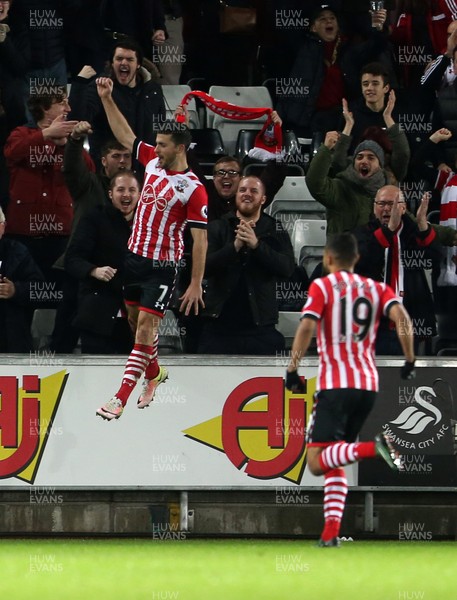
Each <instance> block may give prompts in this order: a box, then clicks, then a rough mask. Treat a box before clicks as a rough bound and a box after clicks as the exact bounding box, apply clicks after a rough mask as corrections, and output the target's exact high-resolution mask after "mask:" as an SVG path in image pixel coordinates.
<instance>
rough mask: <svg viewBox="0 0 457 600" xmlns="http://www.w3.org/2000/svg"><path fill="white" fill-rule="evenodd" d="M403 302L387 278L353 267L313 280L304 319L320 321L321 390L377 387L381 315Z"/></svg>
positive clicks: (318, 345) (319, 374) (318, 328)
mask: <svg viewBox="0 0 457 600" xmlns="http://www.w3.org/2000/svg"><path fill="white" fill-rule="evenodd" d="M399 301H400V300H399V298H397V296H395V294H394V292H393V290H392V289H391V288H390V287H389V286H388V285H386V284H385V283H381V282H379V281H374V280H373V279H369V278H367V277H362V276H361V275H357V274H355V273H349V272H348V271H337V272H336V273H332V274H331V275H327V277H322V278H320V279H316V280H315V281H313V282H312V284H311V285H310V288H309V295H308V300H307V302H306V304H305V306H304V307H303V310H302V318H304V317H310V318H312V319H317V320H318V326H317V349H318V352H319V372H318V381H317V389H318V390H331V389H338V388H356V389H361V390H371V391H377V390H378V371H377V369H376V364H375V358H374V345H375V340H376V332H377V330H378V325H379V319H380V318H381V316H382V315H383V314H384V315H387V313H388V310H389V308H390V306H391V305H392V304H394V303H397V302H399Z"/></svg>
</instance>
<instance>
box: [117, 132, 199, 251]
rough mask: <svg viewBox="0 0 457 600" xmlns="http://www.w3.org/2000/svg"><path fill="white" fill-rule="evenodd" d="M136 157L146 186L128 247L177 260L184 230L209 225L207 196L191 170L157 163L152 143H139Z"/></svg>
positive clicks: (131, 249)
mask: <svg viewBox="0 0 457 600" xmlns="http://www.w3.org/2000/svg"><path fill="white" fill-rule="evenodd" d="M136 157H137V159H138V160H139V161H140V163H141V164H142V165H144V166H145V167H146V172H145V176H144V185H143V189H142V190H141V196H140V199H139V201H138V206H137V209H136V213H135V220H134V222H133V229H132V235H131V236H130V239H129V242H128V247H129V250H130V251H131V252H133V253H134V254H139V255H140V256H144V257H146V258H152V259H155V260H166V261H173V262H177V261H179V259H180V258H181V256H182V253H183V247H184V242H183V230H184V227H185V225H186V223H189V224H190V226H191V227H201V228H206V224H207V220H208V219H207V210H208V196H207V193H206V190H205V187H204V186H203V184H202V183H201V181H200V180H199V179H198V177H197V176H196V175H195V174H194V173H193V172H192V171H185V172H180V171H167V170H166V169H163V168H162V167H159V165H158V160H159V159H158V158H157V154H156V153H155V149H154V147H153V146H150V145H149V144H146V143H144V142H139V143H138V146H137V154H136Z"/></svg>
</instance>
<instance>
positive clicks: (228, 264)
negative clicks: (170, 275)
mask: <svg viewBox="0 0 457 600" xmlns="http://www.w3.org/2000/svg"><path fill="white" fill-rule="evenodd" d="M238 222H239V219H238V217H237V216H236V215H235V213H233V212H230V213H228V214H227V215H224V216H223V217H222V218H221V219H217V220H216V221H213V222H212V223H210V224H209V225H208V253H207V257H206V271H205V274H206V277H207V290H206V296H205V305H206V308H205V309H204V312H203V314H204V315H205V316H209V317H213V318H217V317H219V316H220V314H221V312H222V310H223V308H224V304H225V303H226V302H227V301H228V300H229V298H230V296H231V294H232V293H233V292H234V290H235V289H236V288H237V286H238V284H239V281H240V279H241V278H243V279H244V282H243V283H244V285H245V286H246V288H247V292H248V297H249V307H246V310H250V311H251V313H252V320H253V322H254V324H255V325H257V326H263V325H272V324H275V323H277V322H278V303H277V299H276V298H277V289H276V287H277V285H276V284H277V282H278V281H279V280H281V279H284V278H286V277H290V276H291V275H292V273H293V271H294V267H295V263H294V253H293V249H292V244H291V241H290V238H289V235H288V233H287V232H286V231H284V229H283V228H282V226H281V225H280V223H279V222H277V221H276V220H275V219H273V218H272V217H270V216H269V215H266V214H263V213H262V215H261V216H260V219H259V220H258V221H257V223H256V228H255V233H256V236H257V237H258V239H259V241H260V243H259V245H258V247H257V248H256V249H255V250H250V249H247V248H246V249H242V250H240V252H237V251H236V250H235V247H234V245H233V242H234V240H235V229H236V226H237V224H238Z"/></svg>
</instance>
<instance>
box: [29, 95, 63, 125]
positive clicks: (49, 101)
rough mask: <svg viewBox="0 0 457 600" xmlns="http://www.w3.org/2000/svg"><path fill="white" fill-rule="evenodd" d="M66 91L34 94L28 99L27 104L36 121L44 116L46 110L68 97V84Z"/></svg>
mask: <svg viewBox="0 0 457 600" xmlns="http://www.w3.org/2000/svg"><path fill="white" fill-rule="evenodd" d="M62 87H65V91H63V90H62V92H61V93H60V92H56V93H49V94H32V95H31V96H29V99H28V100H27V106H28V108H29V111H30V114H31V115H32V117H33V119H34V121H35V122H36V123H38V121H41V119H42V118H43V117H44V111H45V110H49V109H50V108H51V106H52V105H53V104H58V103H59V102H63V100H65V98H66V97H67V90H66V86H62Z"/></svg>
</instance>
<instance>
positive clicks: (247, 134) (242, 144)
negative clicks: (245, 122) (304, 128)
mask: <svg viewBox="0 0 457 600" xmlns="http://www.w3.org/2000/svg"><path fill="white" fill-rule="evenodd" d="M259 132H260V129H240V131H239V132H238V137H237V140H236V147H235V156H236V157H237V158H238V159H239V160H241V161H242V160H243V159H244V158H245V157H246V156H247V155H248V152H249V150H251V149H252V148H254V144H255V138H256V135H257V134H258V133H259ZM282 147H283V149H284V150H285V152H286V153H287V154H288V153H290V152H293V151H294V150H297V149H298V140H297V136H296V135H295V133H294V132H293V131H291V130H287V131H284V132H283V141H282ZM297 166H298V165H297ZM297 175H304V171H303V169H300V173H297Z"/></svg>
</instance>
